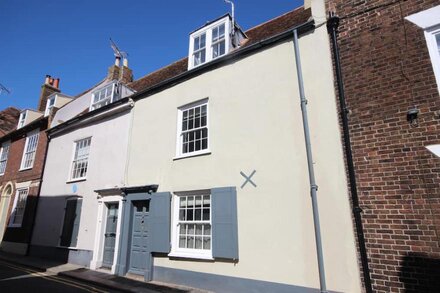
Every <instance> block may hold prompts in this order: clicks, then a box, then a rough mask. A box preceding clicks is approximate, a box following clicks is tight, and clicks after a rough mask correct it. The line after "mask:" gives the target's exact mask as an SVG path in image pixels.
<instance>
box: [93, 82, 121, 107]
mask: <svg viewBox="0 0 440 293" xmlns="http://www.w3.org/2000/svg"><path fill="white" fill-rule="evenodd" d="M116 89H117V87H116V84H115V83H112V84H109V85H107V86H105V87H103V88H101V89H99V90H97V91H95V92H94V93H93V95H92V104H91V105H90V111H93V110H96V109H99V108H101V107H103V106H105V105H108V104H110V103H113V102H115V101H117V100H118V98H119V95H118V94H117V92H116Z"/></svg>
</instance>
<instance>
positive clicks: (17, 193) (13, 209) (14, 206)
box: [8, 187, 29, 228]
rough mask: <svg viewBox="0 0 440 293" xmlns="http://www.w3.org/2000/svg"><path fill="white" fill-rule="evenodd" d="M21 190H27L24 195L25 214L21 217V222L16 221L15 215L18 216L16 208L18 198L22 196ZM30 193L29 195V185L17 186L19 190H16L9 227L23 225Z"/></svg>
mask: <svg viewBox="0 0 440 293" xmlns="http://www.w3.org/2000/svg"><path fill="white" fill-rule="evenodd" d="M21 191H26V194H25V195H24V197H25V198H24V207H23V215H22V217H21V221H20V223H14V220H15V217H16V216H17V213H16V209H17V204H18V199H19V197H20V192H21ZM28 195H29V187H25V188H17V190H16V191H15V199H14V205H13V206H12V210H11V216H10V218H9V225H8V226H9V227H13V228H19V227H21V226H22V224H23V219H24V215H25V212H26V203H27V197H28Z"/></svg>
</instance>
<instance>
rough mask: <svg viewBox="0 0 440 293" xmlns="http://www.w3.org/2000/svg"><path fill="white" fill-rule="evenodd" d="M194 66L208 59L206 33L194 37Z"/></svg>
mask: <svg viewBox="0 0 440 293" xmlns="http://www.w3.org/2000/svg"><path fill="white" fill-rule="evenodd" d="M193 58H194V66H197V65H200V64H203V63H205V60H206V33H203V34H201V35H200V36H198V37H196V38H194V54H193Z"/></svg>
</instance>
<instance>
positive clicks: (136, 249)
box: [128, 200, 150, 275]
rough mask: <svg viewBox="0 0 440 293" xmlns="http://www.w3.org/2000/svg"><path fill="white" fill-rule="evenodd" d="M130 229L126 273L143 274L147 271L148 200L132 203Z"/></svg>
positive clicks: (148, 255)
mask: <svg viewBox="0 0 440 293" xmlns="http://www.w3.org/2000/svg"><path fill="white" fill-rule="evenodd" d="M132 204H133V209H132V211H133V213H132V229H131V246H130V259H129V265H128V272H129V273H134V274H142V275H143V274H144V273H145V271H149V269H150V268H149V267H148V266H149V264H150V259H149V258H150V250H149V247H148V236H149V231H148V225H147V223H148V215H149V212H150V200H135V201H132Z"/></svg>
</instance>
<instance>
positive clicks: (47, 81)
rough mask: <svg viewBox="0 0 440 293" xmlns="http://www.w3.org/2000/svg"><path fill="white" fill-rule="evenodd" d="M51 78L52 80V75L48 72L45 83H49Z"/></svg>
mask: <svg viewBox="0 0 440 293" xmlns="http://www.w3.org/2000/svg"><path fill="white" fill-rule="evenodd" d="M49 80H50V75H49V74H46V79H45V80H44V83H45V84H49Z"/></svg>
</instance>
